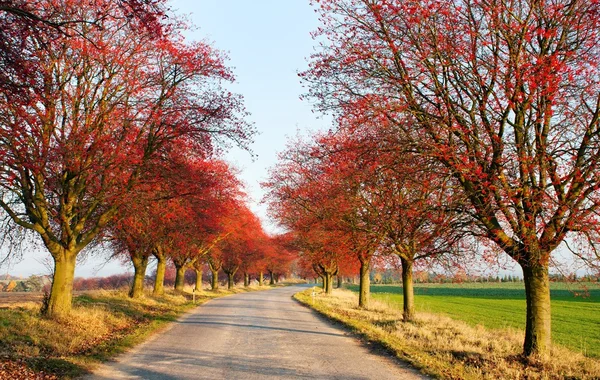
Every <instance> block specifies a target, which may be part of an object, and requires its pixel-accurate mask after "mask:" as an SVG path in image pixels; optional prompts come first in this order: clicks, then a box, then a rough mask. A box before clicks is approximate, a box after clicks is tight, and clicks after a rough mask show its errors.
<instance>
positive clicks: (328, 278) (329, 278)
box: [325, 273, 333, 294]
mask: <svg viewBox="0 0 600 380" xmlns="http://www.w3.org/2000/svg"><path fill="white" fill-rule="evenodd" d="M332 289H333V274H331V273H325V294H331V291H332Z"/></svg>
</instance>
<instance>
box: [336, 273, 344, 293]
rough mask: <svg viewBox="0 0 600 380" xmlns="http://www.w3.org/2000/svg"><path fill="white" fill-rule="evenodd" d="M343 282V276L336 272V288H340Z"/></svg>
mask: <svg viewBox="0 0 600 380" xmlns="http://www.w3.org/2000/svg"><path fill="white" fill-rule="evenodd" d="M343 282H344V281H343V277H342V276H340V275H339V274H338V276H337V288H338V289H341V288H342V285H343Z"/></svg>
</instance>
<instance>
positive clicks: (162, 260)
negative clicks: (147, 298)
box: [152, 255, 167, 296]
mask: <svg viewBox="0 0 600 380" xmlns="http://www.w3.org/2000/svg"><path fill="white" fill-rule="evenodd" d="M154 256H155V257H156V259H157V260H158V262H157V263H156V278H155V279H154V290H153V291H152V295H155V296H160V295H162V294H163V293H164V292H165V271H166V269H167V258H166V257H165V256H163V255H158V256H157V255H154Z"/></svg>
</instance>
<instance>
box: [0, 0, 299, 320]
mask: <svg viewBox="0 0 600 380" xmlns="http://www.w3.org/2000/svg"><path fill="white" fill-rule="evenodd" d="M186 28H187V26H186V24H185V23H183V22H181V21H180V20H178V19H177V18H176V17H174V16H173V15H172V14H169V12H168V9H167V7H166V4H165V2H164V1H162V0H155V1H137V0H135V1H134V0H122V1H113V0H98V1H92V2H81V1H73V0H35V1H29V0H28V1H19V0H14V1H2V2H0V44H2V45H1V46H0V48H1V49H0V51H1V54H0V208H1V209H2V210H3V212H4V214H5V219H4V220H5V223H4V224H3V226H4V228H3V232H4V233H5V234H6V235H7V236H8V238H6V239H5V241H7V242H11V239H10V236H11V234H12V235H15V236H17V235H18V236H17V237H20V236H22V233H23V232H24V231H25V232H30V233H31V234H32V235H33V236H35V239H36V240H37V241H40V242H41V243H42V244H43V246H44V247H45V248H46V249H47V251H48V252H49V254H50V255H51V256H52V258H53V261H54V274H53V281H52V287H51V290H50V294H49V300H48V304H47V309H46V310H45V313H46V314H47V315H48V316H49V317H60V316H64V315H66V314H68V313H69V312H70V310H71V301H72V290H73V280H74V271H75V265H76V262H77V259H78V257H80V256H81V252H82V251H84V250H86V249H89V248H90V247H94V246H103V247H110V248H112V250H113V251H114V253H115V255H116V256H119V257H121V258H125V259H126V260H130V261H131V263H132V265H133V267H134V268H135V276H134V281H133V286H132V288H131V293H130V295H131V296H132V297H139V296H141V295H142V292H143V282H144V278H145V273H146V268H147V265H148V262H149V259H150V257H155V258H156V261H157V274H156V283H155V286H154V294H161V293H162V292H163V289H164V285H163V279H164V273H165V267H166V265H167V261H171V262H172V263H174V265H175V267H176V269H177V279H176V281H175V287H176V289H178V290H181V289H182V287H183V275H184V274H185V270H186V269H188V268H196V269H198V268H199V272H197V273H199V275H200V278H201V275H202V268H203V265H205V264H206V263H208V264H211V263H212V262H214V261H216V260H220V261H221V262H222V264H221V265H222V268H223V270H225V271H227V273H230V274H231V275H230V278H233V274H234V273H235V272H236V271H237V270H242V271H243V272H244V273H245V274H246V276H249V274H250V273H259V272H260V273H262V272H264V271H267V270H269V269H268V268H269V265H270V264H271V263H272V262H279V260H280V258H279V257H277V256H278V255H279V251H277V250H274V249H271V248H270V247H269V246H270V245H271V244H276V239H275V238H272V237H269V236H267V235H266V234H265V232H264V231H263V230H262V228H261V226H260V223H259V222H258V220H257V219H256V217H255V216H254V215H253V214H252V213H251V212H250V210H249V209H248V208H247V206H246V205H245V199H244V194H243V190H242V187H241V184H240V183H239V181H238V180H237V179H236V176H235V173H234V171H233V170H232V169H231V168H230V167H229V166H228V165H227V164H226V163H225V162H223V161H222V160H221V159H220V158H219V155H220V154H221V153H222V152H223V150H224V148H227V147H228V146H230V145H232V144H234V145H237V146H239V147H241V148H244V149H247V147H248V144H249V143H250V142H251V138H252V135H253V134H254V127H253V126H252V125H251V124H249V123H247V122H246V121H245V120H244V118H245V116H246V111H245V110H244V106H243V103H242V98H241V96H239V95H237V94H233V93H231V92H229V91H228V90H227V89H226V88H225V87H226V86H227V84H228V83H229V82H232V81H233V80H234V77H233V75H232V73H231V71H230V69H229V68H228V67H227V66H226V65H225V60H226V57H225V56H224V54H223V53H221V52H220V51H218V50H216V49H214V48H213V47H212V46H210V45H208V44H206V43H204V42H194V43H188V42H186V41H185V40H184V39H183V37H182V33H184V32H185V30H186ZM16 240H18V239H14V240H13V241H16ZM217 252H218V253H217ZM286 255H287V253H286ZM288 264H289V263H288ZM219 268H221V266H220V267H219ZM278 270H279V271H281V272H285V271H286V270H287V269H286V267H285V265H284V266H281V267H279V269H278ZM247 280H248V279H247ZM232 281H233V280H230V286H232ZM261 282H262V277H261ZM215 283H216V281H215Z"/></svg>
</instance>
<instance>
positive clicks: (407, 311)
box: [400, 257, 415, 322]
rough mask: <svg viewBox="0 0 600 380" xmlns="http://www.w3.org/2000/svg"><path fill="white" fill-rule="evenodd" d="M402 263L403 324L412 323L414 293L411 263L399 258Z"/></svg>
mask: <svg viewBox="0 0 600 380" xmlns="http://www.w3.org/2000/svg"><path fill="white" fill-rule="evenodd" d="M400 261H401V262H402V294H403V296H404V302H403V303H404V310H403V313H402V317H403V319H404V322H409V321H412V320H413V319H414V317H415V292H414V290H413V261H412V260H406V259H404V258H402V257H401V258H400Z"/></svg>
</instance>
